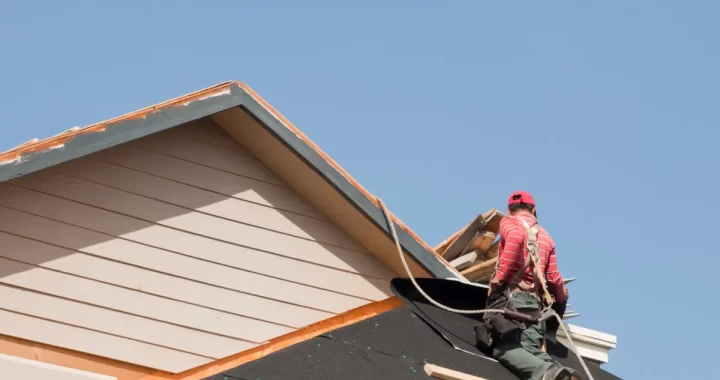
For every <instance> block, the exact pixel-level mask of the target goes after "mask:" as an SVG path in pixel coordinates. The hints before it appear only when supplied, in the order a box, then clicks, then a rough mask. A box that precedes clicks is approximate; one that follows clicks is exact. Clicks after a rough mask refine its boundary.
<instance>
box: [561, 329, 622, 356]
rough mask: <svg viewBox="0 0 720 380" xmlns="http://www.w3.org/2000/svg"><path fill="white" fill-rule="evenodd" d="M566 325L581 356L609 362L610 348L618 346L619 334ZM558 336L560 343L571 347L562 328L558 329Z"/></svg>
mask: <svg viewBox="0 0 720 380" xmlns="http://www.w3.org/2000/svg"><path fill="white" fill-rule="evenodd" d="M565 326H566V327H567V329H568V330H569V331H570V334H572V339H573V342H575V346H576V347H577V348H578V351H579V352H578V354H580V356H582V357H584V358H588V359H592V360H596V361H598V362H601V363H607V362H608V359H609V352H610V350H612V349H614V348H615V347H617V336H615V335H611V334H607V333H604V332H600V331H596V330H591V329H588V328H585V327H580V326H576V325H571V324H565ZM557 338H558V341H560V343H562V344H564V345H566V346H568V347H570V344H569V342H568V340H567V338H566V336H565V333H564V332H563V331H562V329H560V330H558V332H557Z"/></svg>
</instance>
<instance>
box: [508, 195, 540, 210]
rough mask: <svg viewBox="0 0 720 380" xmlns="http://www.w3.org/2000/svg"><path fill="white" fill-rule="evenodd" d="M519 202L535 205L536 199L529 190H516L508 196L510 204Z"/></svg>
mask: <svg viewBox="0 0 720 380" xmlns="http://www.w3.org/2000/svg"><path fill="white" fill-rule="evenodd" d="M518 203H525V204H529V205H532V206H533V207H534V206H535V199H533V197H532V195H530V193H528V192H527V191H516V192H514V193H512V194H511V195H510V198H508V206H509V205H514V204H518Z"/></svg>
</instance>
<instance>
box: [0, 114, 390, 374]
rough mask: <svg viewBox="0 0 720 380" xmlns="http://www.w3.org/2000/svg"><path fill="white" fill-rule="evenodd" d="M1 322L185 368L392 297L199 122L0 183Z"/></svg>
mask: <svg viewBox="0 0 720 380" xmlns="http://www.w3.org/2000/svg"><path fill="white" fill-rule="evenodd" d="M0 247H2V249H1V250H0V334H6V335H10V336H16V337H20V338H24V339H30V340H35V341H38V342H42V343H46V344H51V345H56V346H61V347H65V348H70V349H73V350H78V351H82V352H88V353H92V354H96V355H100V356H105V357H109V358H112V359H118V360H122V361H126V362H130V363H134V364H139V365H143V366H148V367H151V368H157V369H162V370H166V371H170V372H180V371H183V370H187V369H190V368H193V367H195V366H198V365H200V364H204V363H207V362H210V361H213V360H215V359H219V358H222V357H225V356H228V355H231V354H233V353H236V352H240V351H243V350H246V349H249V348H252V347H254V346H256V345H258V344H261V343H263V342H265V341H267V340H269V339H272V338H274V337H277V336H280V335H283V334H286V333H290V332H292V331H294V330H295V329H297V328H301V327H303V326H306V325H308V324H311V323H314V322H317V321H320V320H323V319H326V318H329V317H331V316H333V315H335V314H338V313H341V312H344V311H346V310H349V309H352V308H355V307H359V306H362V305H364V304H367V303H369V302H372V301H375V300H381V299H385V298H387V297H388V296H390V295H391V293H390V290H389V279H390V278H392V277H393V273H392V272H391V271H390V270H389V269H387V268H386V267H385V266H384V265H383V264H382V263H381V262H380V261H378V260H377V259H376V258H375V257H374V256H373V255H372V254H370V253H369V252H367V250H366V249H365V248H363V247H362V246H361V245H360V244H358V243H357V242H356V241H354V240H353V239H352V238H350V237H349V236H348V235H347V234H345V233H344V232H343V231H341V230H340V229H339V228H338V227H337V226H335V225H333V224H332V223H330V222H329V221H328V220H327V219H326V218H325V217H324V216H323V215H321V214H320V213H319V212H318V211H317V210H315V209H314V208H313V207H312V206H311V205H310V204H308V203H307V202H306V201H305V200H303V199H302V198H301V197H299V196H298V195H297V194H295V193H294V192H293V191H292V190H290V189H289V188H288V187H287V186H286V185H285V184H284V183H283V182H282V181H281V180H280V179H278V178H277V177H275V176H274V175H273V174H272V173H271V172H270V171H269V170H268V169H267V168H266V167H265V166H263V165H262V164H261V163H260V162H259V161H258V160H256V159H255V158H254V157H253V156H252V155H251V154H250V153H248V151H247V150H246V149H245V148H244V147H242V146H240V145H239V144H237V143H236V142H235V141H234V140H232V139H231V138H230V137H229V136H228V135H227V134H226V133H225V132H224V131H222V130H221V129H220V128H219V127H217V126H216V125H214V124H212V122H209V121H198V122H195V123H191V124H189V125H186V126H182V127H178V128H175V129H173V130H170V131H166V132H162V133H159V134H156V135H153V136H150V137H147V138H144V139H141V140H137V141H133V142H131V143H128V144H124V145H122V146H119V147H116V148H113V149H110V150H107V151H103V152H99V153H97V154H94V155H91V156H87V157H84V158H81V159H78V160H75V161H72V162H69V163H66V164H62V165H59V166H56V167H52V168H49V169H46V170H44V171H41V172H38V173H34V174H31V175H28V176H25V177H20V178H17V179H14V180H11V181H9V182H7V183H4V184H0Z"/></svg>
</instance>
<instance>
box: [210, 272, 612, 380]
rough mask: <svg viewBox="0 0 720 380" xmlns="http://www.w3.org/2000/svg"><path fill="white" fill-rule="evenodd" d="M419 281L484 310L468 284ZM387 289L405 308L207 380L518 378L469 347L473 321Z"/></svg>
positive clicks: (405, 290) (554, 351) (603, 375)
mask: <svg viewBox="0 0 720 380" xmlns="http://www.w3.org/2000/svg"><path fill="white" fill-rule="evenodd" d="M418 282H419V284H420V286H421V287H422V288H423V290H425V291H426V292H427V293H428V294H429V295H430V296H431V297H433V298H435V299H436V300H438V301H439V302H441V303H443V304H446V305H448V306H450V307H458V308H462V309H473V308H482V307H483V306H484V304H485V297H486V294H487V292H486V291H485V290H484V289H482V288H479V287H476V286H473V285H468V284H464V283H460V282H457V281H447V280H442V279H419V280H418ZM393 291H394V292H395V294H396V295H397V296H398V298H400V299H402V300H403V302H404V303H405V306H403V307H401V308H397V309H393V310H390V311H386V312H384V313H382V314H379V315H376V316H373V317H372V318H369V319H365V320H363V321H360V322H357V323H355V324H352V325H349V326H344V327H342V328H339V329H335V330H332V331H329V332H326V333H324V334H321V335H319V336H317V337H314V338H312V339H310V340H307V341H304V342H301V343H298V344H296V345H293V346H290V347H287V348H285V349H283V350H279V351H276V352H274V353H272V354H270V355H267V356H264V357H262V358H260V359H258V360H254V361H251V362H248V363H245V364H243V365H240V366H237V367H235V368H230V369H227V370H225V371H222V372H220V373H218V374H216V375H214V376H211V377H209V378H208V380H254V379H263V380H272V379H286V378H298V379H299V378H303V379H316V380H323V379H339V378H342V379H347V380H354V379H358V380H360V379H362V380H367V379H390V378H392V379H427V378H428V377H427V375H426V374H425V373H424V372H423V365H424V364H425V363H431V364H435V365H439V366H441V367H445V368H449V369H453V370H456V371H460V372H464V373H467V374H470V375H475V376H478V377H482V378H486V379H493V380H515V379H517V377H515V376H514V375H513V374H512V373H511V372H510V371H508V370H507V369H506V368H505V367H504V366H502V365H501V364H500V363H498V362H497V361H496V360H495V359H493V358H491V357H489V356H486V355H485V354H484V353H482V352H481V351H480V350H478V349H477V348H476V347H475V345H474V343H473V342H474V339H475V337H474V329H473V326H474V325H475V324H477V323H478V318H480V316H479V315H471V316H467V315H460V314H454V313H450V312H446V311H444V310H441V309H439V308H437V307H435V306H433V305H431V304H428V303H427V301H425V300H424V299H423V298H422V297H421V296H420V294H419V293H418V292H417V290H416V289H415V288H414V287H413V285H412V284H411V283H410V281H409V280H406V279H395V280H393ZM547 339H548V343H547V347H548V353H549V354H550V355H551V356H553V358H555V360H557V361H559V362H560V363H562V364H563V365H566V366H569V367H572V368H575V369H577V370H579V371H582V367H581V365H580V363H579V361H578V360H577V359H576V357H575V356H574V354H573V353H572V352H570V351H569V350H568V348H567V347H565V346H564V345H563V344H562V343H559V342H558V341H557V339H555V336H554V334H549V335H548V337H547ZM587 365H588V366H589V368H590V370H591V372H592V374H593V377H594V378H595V379H597V380H615V379H618V377H617V376H614V375H612V374H611V373H609V372H607V371H605V370H603V369H601V368H600V367H599V366H597V365H595V364H592V363H587ZM581 373H582V372H581Z"/></svg>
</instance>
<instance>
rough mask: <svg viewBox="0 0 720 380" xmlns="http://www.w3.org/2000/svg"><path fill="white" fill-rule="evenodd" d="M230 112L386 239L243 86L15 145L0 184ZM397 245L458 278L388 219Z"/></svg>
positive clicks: (327, 167) (383, 225) (335, 172)
mask: <svg viewBox="0 0 720 380" xmlns="http://www.w3.org/2000/svg"><path fill="white" fill-rule="evenodd" d="M233 107H244V108H246V109H247V110H248V111H249V112H250V114H252V115H253V116H254V117H256V118H257V119H258V120H260V121H261V124H262V125H263V127H264V128H266V129H267V130H268V131H269V132H270V133H271V134H273V135H274V136H275V137H276V138H278V139H280V141H283V142H284V143H285V145H286V146H288V148H289V149H291V150H292V151H293V153H294V154H296V155H297V156H298V157H300V158H301V159H302V160H303V161H305V162H306V163H307V164H308V165H309V166H310V167H311V168H313V169H315V170H316V171H317V172H318V173H319V174H320V175H321V176H322V177H323V179H325V180H326V181H327V182H328V183H330V184H331V185H332V186H333V187H334V188H335V189H336V190H337V191H338V192H340V194H343V195H344V196H345V198H346V199H347V200H348V201H349V202H351V204H352V205H353V206H355V207H356V208H357V209H358V210H360V211H361V212H362V213H363V214H364V215H365V216H366V217H368V218H369V219H370V220H371V221H372V222H373V223H374V224H375V225H376V226H378V227H379V228H380V229H381V230H383V231H384V232H385V233H386V234H387V236H388V237H390V238H392V237H391V236H392V234H391V231H390V228H389V224H388V222H387V219H385V217H384V214H383V212H382V209H381V208H380V205H379V203H378V202H377V199H376V198H375V196H373V195H372V194H371V193H370V192H369V191H367V190H366V189H365V188H364V187H363V186H362V185H360V184H359V183H358V182H357V180H355V179H354V178H353V177H352V176H350V174H349V173H348V172H346V171H345V170H344V169H343V168H342V167H340V165H338V164H337V162H335V161H334V160H333V159H332V158H330V156H328V155H327V154H326V153H325V152H323V151H322V150H321V149H320V148H319V147H318V146H317V145H315V144H314V143H313V142H312V141H311V140H310V139H309V138H308V137H307V136H305V135H304V134H303V133H302V132H301V131H300V130H299V129H298V128H297V127H295V126H294V125H293V124H292V123H290V121H289V120H287V119H286V118H285V117H284V116H282V115H281V114H280V113H279V112H278V111H277V110H275V109H274V108H273V107H272V106H270V104H268V103H267V102H266V101H265V100H264V99H263V98H261V97H260V96H259V95H258V94H257V93H256V92H255V91H253V90H252V89H251V88H250V87H249V86H247V85H246V84H244V83H241V82H238V81H229V82H224V83H221V84H218V85H215V86H212V87H208V88H206V89H203V90H200V91H196V92H193V93H190V94H187V95H184V96H180V97H177V98H174V99H171V100H168V101H165V102H162V103H158V104H156V105H153V106H150V107H146V108H143V109H141V110H138V111H134V112H131V113H128V114H125V115H122V116H118V117H115V118H112V119H109V120H106V121H102V122H99V123H95V124H92V125H89V126H87V127H84V128H79V129H71V130H68V131H66V132H63V133H61V134H59V135H56V136H53V137H50V138H47V139H44V140H40V141H35V140H32V141H31V142H30V143H25V144H22V145H19V146H17V147H15V148H12V149H10V150H8V151H7V152H5V153H2V154H0V182H4V181H7V180H10V179H13V178H17V177H20V176H23V175H26V174H30V173H32V172H35V171H38V170H42V169H45V168H47V167H51V166H54V165H58V164H61V163H63V162H66V161H70V160H72V159H75V158H79V157H82V156H85V155H88V154H91V153H95V152H98V151H101V150H104V149H108V148H111V147H113V146H116V145H119V144H122V143H124V142H128V141H131V140H135V139H138V138H141V137H145V136H147V135H150V134H153V133H156V132H160V131H163V130H166V129H169V128H173V127H176V126H178V125H181V124H184V123H187V122H190V121H193V120H197V119H200V118H203V117H206V116H210V115H212V114H215V113H218V112H221V111H225V110H228V109H230V108H233ZM391 218H392V220H393V222H394V223H395V225H396V230H397V232H398V237H399V239H400V244H401V245H402V247H403V248H404V249H405V250H406V251H407V253H408V254H409V255H410V256H411V257H412V258H413V260H414V261H415V262H416V263H418V264H419V265H420V266H421V267H423V268H424V269H425V270H427V271H428V272H429V273H430V274H432V275H433V276H435V277H439V278H462V276H461V275H460V273H459V272H457V271H456V270H454V269H453V268H451V267H450V265H449V263H448V262H447V261H446V260H444V259H443V258H442V257H441V256H440V255H438V254H437V253H436V252H435V251H434V250H433V248H432V247H430V246H429V245H428V244H427V243H425V242H424V241H423V240H422V239H421V238H420V237H419V236H418V235H417V234H415V233H414V232H413V231H412V230H411V229H410V228H409V227H407V226H406V225H405V224H404V223H402V221H400V219H399V218H397V217H396V216H394V215H391Z"/></svg>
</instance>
